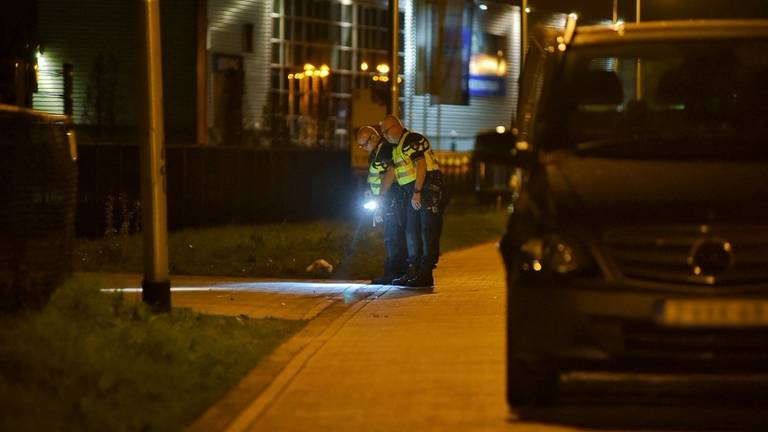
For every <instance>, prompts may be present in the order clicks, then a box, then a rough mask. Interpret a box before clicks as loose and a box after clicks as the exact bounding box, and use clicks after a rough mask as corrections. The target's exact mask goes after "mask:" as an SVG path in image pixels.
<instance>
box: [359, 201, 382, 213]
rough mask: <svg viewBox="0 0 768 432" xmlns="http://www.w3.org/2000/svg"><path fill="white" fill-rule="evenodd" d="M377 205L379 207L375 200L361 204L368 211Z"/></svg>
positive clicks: (374, 208)
mask: <svg viewBox="0 0 768 432" xmlns="http://www.w3.org/2000/svg"><path fill="white" fill-rule="evenodd" d="M377 207H379V203H378V202H377V201H376V200H370V201H366V202H365V204H363V208H364V209H366V210H369V211H373V210H376V208H377Z"/></svg>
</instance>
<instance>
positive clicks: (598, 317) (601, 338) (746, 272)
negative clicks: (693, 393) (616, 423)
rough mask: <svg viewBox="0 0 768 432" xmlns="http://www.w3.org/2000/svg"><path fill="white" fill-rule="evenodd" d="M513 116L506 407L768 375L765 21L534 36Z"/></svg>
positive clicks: (504, 246) (505, 250)
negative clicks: (639, 384) (571, 388)
mask: <svg viewBox="0 0 768 432" xmlns="http://www.w3.org/2000/svg"><path fill="white" fill-rule="evenodd" d="M517 118H518V124H517V128H518V130H519V134H518V136H517V141H516V143H515V146H516V148H517V150H518V156H519V157H518V158H517V161H516V163H517V164H518V165H519V166H520V167H522V168H523V169H524V173H525V174H524V181H523V183H522V187H521V190H520V191H519V198H518V199H517V200H516V202H515V204H514V211H513V212H512V213H511V215H510V218H509V224H508V228H507V231H506V234H505V235H504V237H503V240H502V242H501V245H500V247H501V252H502V255H503V258H504V262H505V265H506V270H507V282H508V391H507V395H508V401H509V403H510V404H511V405H512V406H519V405H527V404H536V403H544V402H548V401H552V400H553V399H554V398H555V396H557V395H558V391H559V389H562V387H563V383H564V382H565V378H567V377H569V376H578V374H582V376H583V374H586V375H587V376H588V375H589V373H594V372H596V371H601V372H605V371H607V372H609V373H610V372H618V373H621V374H625V375H626V374H635V376H643V374H684V375H685V376H686V377H688V378H690V379H691V380H693V381H696V380H704V381H707V380H710V382H712V380H713V377H722V378H715V379H714V381H715V382H717V381H718V379H722V380H725V381H727V380H731V379H734V380H738V379H739V377H747V376H748V375H746V374H754V373H755V372H763V373H765V372H768V21H760V20H750V21H745V20H740V21H722V20H721V21H680V22H649V23H640V24H626V25H623V24H619V25H613V26H585V27H576V26H575V22H573V21H570V22H569V23H568V25H567V26H566V27H565V30H564V31H553V30H549V31H543V32H542V34H540V35H539V36H538V37H536V38H535V39H534V40H533V41H532V43H531V46H530V51H529V53H528V57H527V60H526V65H525V69H524V72H523V77H522V80H521V96H520V102H519V109H518V115H517ZM747 381H748V380H747Z"/></svg>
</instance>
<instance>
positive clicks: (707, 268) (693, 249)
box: [603, 226, 768, 285]
mask: <svg viewBox="0 0 768 432" xmlns="http://www.w3.org/2000/svg"><path fill="white" fill-rule="evenodd" d="M603 240H604V242H605V245H606V248H607V252H608V256H609V257H610V259H611V260H612V261H613V263H614V265H615V267H616V268H617V269H618V270H619V271H620V272H621V273H622V274H623V275H624V276H625V277H628V278H632V279H643V280H655V281H663V282H675V283H687V284H694V285H723V284H747V283H756V282H764V281H768V227H764V226H760V227H754V226H751V227H739V228H730V229H725V228H720V229H716V228H713V227H709V226H697V227H669V228H632V229H629V228H625V229H621V230H611V231H608V232H606V233H605V235H604V237H603Z"/></svg>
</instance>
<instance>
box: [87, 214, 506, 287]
mask: <svg viewBox="0 0 768 432" xmlns="http://www.w3.org/2000/svg"><path fill="white" fill-rule="evenodd" d="M506 218H507V215H506V213H505V212H498V211H491V210H472V211H454V212H452V211H449V212H447V213H446V215H445V218H444V225H443V235H442V238H441V251H442V252H446V251H450V250H454V249H459V248H463V247H468V246H472V245H474V244H478V243H482V242H486V241H491V240H495V239H498V238H499V237H500V236H501V234H502V232H503V230H504V224H505V222H506ZM75 249H76V251H75V256H76V257H77V262H76V263H75V268H76V270H78V271H84V272H107V273H109V272H118V273H140V272H141V271H142V261H141V259H142V258H141V236H140V235H130V236H128V235H125V236H119V235H116V236H110V237H106V238H101V239H78V240H77V243H76V247H75ZM168 249H169V259H170V270H171V273H173V274H186V275H215V276H248V277H294V278H303V277H308V276H309V277H330V278H336V279H370V278H372V277H375V276H377V275H378V274H379V273H381V271H382V266H383V262H384V246H383V241H382V227H381V226H377V227H373V226H372V224H371V221H370V219H369V218H368V217H361V218H360V219H358V220H356V221H353V222H348V223H344V222H339V221H323V222H305V223H281V224H264V225H233V226H225V227H218V228H205V229H187V230H182V231H177V232H172V233H170V235H169V240H168ZM318 259H324V260H325V261H327V262H328V263H330V264H331V265H333V271H332V272H323V271H320V272H314V273H308V272H307V271H306V268H307V267H308V266H309V265H310V264H311V263H312V262H314V261H315V260H318Z"/></svg>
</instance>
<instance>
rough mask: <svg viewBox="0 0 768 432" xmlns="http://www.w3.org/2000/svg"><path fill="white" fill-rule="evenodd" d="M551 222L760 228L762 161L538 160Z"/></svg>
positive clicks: (558, 156) (765, 206)
mask: <svg viewBox="0 0 768 432" xmlns="http://www.w3.org/2000/svg"><path fill="white" fill-rule="evenodd" d="M545 170H546V176H547V180H548V185H549V189H550V192H551V197H552V199H553V201H554V203H553V204H554V207H555V209H556V211H557V217H558V218H563V217H565V218H568V220H569V221H571V222H575V223H579V222H581V221H580V219H585V220H583V222H585V223H587V224H590V225H594V224H595V223H597V224H600V225H602V226H604V227H609V226H618V225H624V226H626V225H630V224H631V225H648V224H665V225H666V224H679V223H684V224H688V223H693V224H764V223H765V221H766V220H768V219H767V218H768V164H766V163H764V162H763V163H745V162H715V161H659V160H626V159H609V158H594V157H580V156H576V155H574V154H572V153H565V152H563V153H553V154H550V155H549V156H548V157H547V158H546V160H545Z"/></svg>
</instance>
